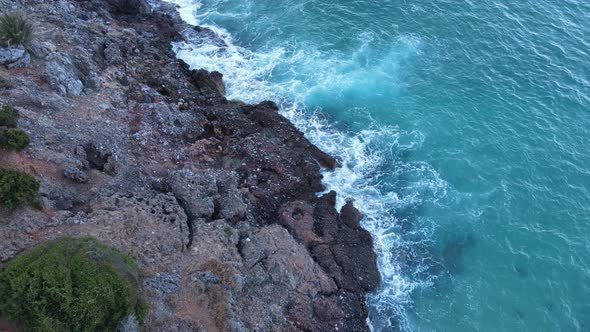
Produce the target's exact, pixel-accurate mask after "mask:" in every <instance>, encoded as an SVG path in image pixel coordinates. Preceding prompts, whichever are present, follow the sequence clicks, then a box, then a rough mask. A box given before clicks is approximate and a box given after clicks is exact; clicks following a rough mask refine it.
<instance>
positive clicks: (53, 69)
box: [45, 53, 84, 96]
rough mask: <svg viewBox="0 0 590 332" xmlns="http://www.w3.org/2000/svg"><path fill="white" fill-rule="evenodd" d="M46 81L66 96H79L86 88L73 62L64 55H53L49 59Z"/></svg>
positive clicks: (46, 68) (46, 65)
mask: <svg viewBox="0 0 590 332" xmlns="http://www.w3.org/2000/svg"><path fill="white" fill-rule="evenodd" d="M45 80H46V81H47V83H49V85H50V86H51V87H52V88H54V89H55V90H57V91H58V92H59V93H60V94H62V95H64V96H79V95H80V93H82V89H83V88H84V85H83V84H82V81H80V79H79V78H78V74H77V70H76V68H75V67H74V65H73V63H72V61H71V60H70V58H69V57H68V56H67V55H65V54H63V53H52V54H51V55H49V56H48V57H47V63H46V64H45Z"/></svg>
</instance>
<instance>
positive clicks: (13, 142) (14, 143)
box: [0, 128, 31, 151]
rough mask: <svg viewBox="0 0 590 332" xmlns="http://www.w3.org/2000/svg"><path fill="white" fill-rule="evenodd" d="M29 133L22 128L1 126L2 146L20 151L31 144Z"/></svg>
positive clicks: (0, 143)
mask: <svg viewBox="0 0 590 332" xmlns="http://www.w3.org/2000/svg"><path fill="white" fill-rule="evenodd" d="M30 142H31V139H30V138H29V134H27V133H26V132H25V131H24V130H21V129H12V128H0V148H4V149H6V150H17V151H20V150H22V149H24V148H26V147H27V145H29V143H30Z"/></svg>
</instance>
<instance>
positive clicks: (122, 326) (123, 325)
mask: <svg viewBox="0 0 590 332" xmlns="http://www.w3.org/2000/svg"><path fill="white" fill-rule="evenodd" d="M117 332H139V322H138V321H137V318H136V317H135V315H129V316H126V317H125V318H123V320H122V321H121V322H120V323H119V326H117Z"/></svg>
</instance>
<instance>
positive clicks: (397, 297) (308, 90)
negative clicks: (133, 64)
mask: <svg viewBox="0 0 590 332" xmlns="http://www.w3.org/2000/svg"><path fill="white" fill-rule="evenodd" d="M172 2H174V3H176V4H178V5H179V6H180V12H181V15H182V18H183V19H184V20H185V21H186V22H188V23H190V24H198V23H199V20H198V17H197V10H198V9H199V8H200V6H201V4H200V3H199V2H197V1H191V0H175V1H172ZM204 27H205V28H208V29H210V30H212V31H213V32H215V33H216V35H217V37H218V38H220V39H221V40H222V41H223V42H222V43H220V42H219V40H209V39H207V38H204V39H202V38H193V39H189V40H188V42H178V43H175V44H174V45H173V46H174V51H175V52H176V54H177V56H178V57H179V58H181V59H183V60H184V61H185V62H187V63H188V64H189V65H190V66H191V67H193V68H204V69H207V70H210V71H211V70H217V71H219V72H221V73H223V74H224V81H225V84H226V89H227V98H228V99H239V100H242V101H246V102H251V103H256V102H260V101H263V100H273V101H275V102H277V103H278V104H279V108H280V112H281V113H282V114H283V115H284V116H285V117H287V118H288V119H289V120H290V121H291V122H292V123H294V124H295V125H296V126H297V127H298V128H299V129H300V130H302V131H303V132H304V133H305V135H306V137H307V138H308V139H309V140H310V141H311V142H313V143H314V144H315V145H317V146H318V147H319V148H320V149H322V150H323V151H325V152H327V153H329V154H331V155H332V156H334V157H336V158H337V159H338V160H339V161H340V164H341V167H339V168H337V169H336V170H335V171H325V172H323V176H324V184H325V186H326V190H327V191H329V190H335V191H336V192H337V193H338V196H337V208H340V207H341V206H342V205H344V203H345V201H346V200H347V199H354V200H355V206H356V207H357V208H358V209H359V210H360V211H361V212H362V213H363V215H364V218H363V221H362V225H363V227H365V228H366V229H367V230H368V231H369V232H370V233H371V234H372V236H373V239H374V246H375V250H376V252H377V254H378V266H379V270H380V272H381V275H382V280H383V281H382V285H381V287H380V288H379V290H378V291H377V292H375V293H374V294H371V295H369V298H368V303H369V305H370V310H369V311H370V317H369V319H371V317H372V316H374V317H378V319H375V320H374V321H372V322H370V326H371V327H372V328H373V329H375V330H382V329H385V328H387V327H391V325H392V324H395V325H399V324H401V325H402V326H403V327H405V328H406V329H409V327H408V326H407V321H406V319H405V316H406V315H405V310H406V306H407V305H408V304H410V303H411V298H410V294H411V292H412V290H414V289H415V288H416V287H423V286H428V285H430V284H431V280H429V278H421V279H412V278H411V276H412V275H414V276H415V275H417V274H419V270H424V269H427V267H425V266H422V265H420V264H418V265H415V266H414V267H413V269H414V271H411V272H408V271H406V273H402V267H401V266H400V263H399V261H398V259H399V257H398V254H399V253H400V252H401V253H404V255H405V256H406V257H410V256H412V251H413V249H412V247H413V245H414V244H415V243H414V241H415V240H414V239H411V240H406V239H404V237H403V236H402V235H401V233H402V231H401V228H400V227H399V225H398V224H399V220H397V217H396V210H397V209H403V208H404V207H408V206H412V205H416V204H419V200H420V199H421V196H422V195H423V194H424V193H423V192H424V191H431V192H433V193H432V194H433V195H434V196H436V197H439V196H441V195H444V191H445V190H446V183H445V182H444V181H442V180H441V179H440V177H439V176H438V174H437V173H436V171H434V169H432V168H431V167H429V166H428V165H427V164H425V163H414V164H407V163H405V162H404V160H403V158H400V152H403V151H411V150H413V149H416V148H419V146H420V144H421V143H422V141H423V139H424V137H423V136H422V135H421V133H419V132H410V133H408V132H403V131H401V130H400V129H399V128H396V127H388V126H376V125H375V126H372V128H370V129H365V130H361V131H359V132H355V131H353V130H347V129H342V128H340V129H339V128H337V124H336V123H335V121H334V120H333V119H329V118H327V117H326V116H325V114H324V113H323V112H322V109H321V108H317V107H316V108H313V109H312V108H310V107H309V106H308V105H307V102H306V101H307V100H308V99H309V98H310V97H313V95H314V93H316V92H317V91H318V90H322V89H331V90H338V89H340V90H346V89H352V88H354V87H356V88H360V89H370V88H375V87H376V85H375V84H376V82H378V81H379V80H383V79H387V80H393V77H392V75H391V74H393V73H395V70H396V65H395V64H393V65H392V64H391V63H386V62H383V63H382V64H379V65H378V66H377V69H375V68H371V69H370V70H373V71H374V72H375V73H377V75H373V76H370V75H367V69H363V67H362V66H360V67H359V66H358V62H366V61H367V60H366V59H364V58H363V56H364V54H366V52H367V50H368V48H369V46H368V44H369V40H370V38H369V36H362V37H363V38H360V44H361V45H360V47H359V50H358V51H357V52H355V53H354V56H353V57H352V58H351V59H348V60H346V61H342V59H340V58H338V57H337V56H334V54H331V53H328V54H323V53H321V52H319V51H318V50H317V49H315V50H306V51H307V52H309V53H311V54H309V53H307V54H306V53H305V52H304V51H303V50H299V51H293V50H291V51H288V50H286V49H284V48H283V47H282V45H277V46H276V47H274V48H272V49H271V50H270V51H269V52H264V53H258V52H254V51H251V50H248V49H247V48H244V47H240V46H238V45H236V44H235V43H234V41H233V39H232V36H231V34H230V33H229V32H228V31H226V30H224V29H223V28H220V27H218V26H214V25H204ZM401 42H402V43H404V45H408V47H410V48H411V49H416V47H417V44H418V41H417V40H416V39H415V38H412V37H404V38H402V40H401ZM392 52H394V51H393V50H392ZM395 52H397V53H398V54H395V56H398V57H400V56H408V54H407V52H408V51H407V50H405V51H404V48H401V49H400V48H397V50H396V51H395ZM400 52H402V53H403V52H406V53H405V54H399V53H400ZM314 59H315V62H314V63H313V65H314V66H318V64H320V63H321V64H320V65H319V66H320V68H321V71H323V74H321V75H320V76H318V75H317V74H316V73H315V72H314V71H313V70H311V69H310V75H308V76H306V75H305V73H303V74H294V75H290V76H287V77H286V78H285V79H279V80H278V82H277V80H276V78H274V77H272V76H273V75H276V72H277V70H276V68H277V66H282V67H283V68H282V70H283V71H284V70H285V68H290V67H297V68H305V67H306V66H302V65H301V63H302V62H309V61H310V60H311V61H314ZM384 66H389V67H391V66H393V68H385V67H384ZM307 67H309V66H307ZM359 68H360V69H359ZM287 70H293V69H292V68H291V69H287ZM359 70H360V71H359ZM309 76H312V77H313V79H312V80H310V79H309V78H308V77H309ZM367 76H369V77H372V80H373V81H372V82H369V81H366V77H367ZM273 79H274V81H273ZM363 80H364V81H363ZM334 84H338V86H337V87H336V88H335V87H334ZM361 93H362V92H361ZM392 164H394V167H393V169H395V170H396V171H395V173H398V174H390V173H388V170H389V169H392V167H391V166H392ZM396 176H397V177H405V178H406V181H411V182H413V183H412V184H409V186H410V187H411V189H410V190H406V191H407V192H405V193H404V197H402V198H400V197H399V195H398V194H396V192H395V191H394V190H393V188H391V187H390V186H387V185H383V183H382V182H383V181H384V180H383V179H384V177H396ZM320 194H321V193H318V195H320ZM426 229H428V227H427V228H422V229H420V230H419V232H428V231H427V230H426ZM398 231H399V232H398ZM421 235H422V236H420V237H415V238H418V239H419V240H418V241H424V239H425V238H427V236H423V235H427V234H421ZM383 317H390V318H391V319H383Z"/></svg>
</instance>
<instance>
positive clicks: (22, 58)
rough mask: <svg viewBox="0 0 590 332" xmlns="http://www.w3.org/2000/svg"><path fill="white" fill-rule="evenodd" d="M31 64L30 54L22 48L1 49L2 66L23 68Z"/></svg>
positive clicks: (0, 61) (0, 62) (0, 59)
mask: <svg viewBox="0 0 590 332" xmlns="http://www.w3.org/2000/svg"><path fill="white" fill-rule="evenodd" d="M29 62H31V57H30V56H29V53H28V52H27V51H26V50H25V49H24V47H22V46H10V47H2V48H0V64H2V65H4V66H7V67H8V68H22V67H25V66H27V65H28V64H29Z"/></svg>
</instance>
